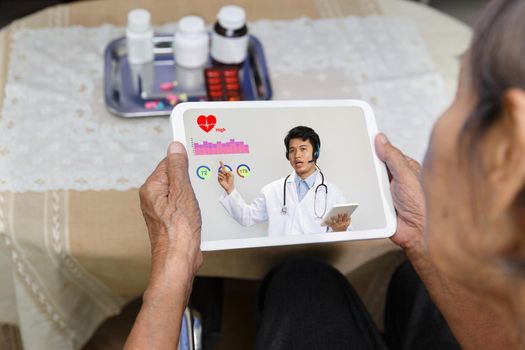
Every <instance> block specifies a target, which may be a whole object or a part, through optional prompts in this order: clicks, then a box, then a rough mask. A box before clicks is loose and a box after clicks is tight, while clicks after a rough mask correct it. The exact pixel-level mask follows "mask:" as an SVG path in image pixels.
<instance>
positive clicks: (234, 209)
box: [219, 171, 350, 236]
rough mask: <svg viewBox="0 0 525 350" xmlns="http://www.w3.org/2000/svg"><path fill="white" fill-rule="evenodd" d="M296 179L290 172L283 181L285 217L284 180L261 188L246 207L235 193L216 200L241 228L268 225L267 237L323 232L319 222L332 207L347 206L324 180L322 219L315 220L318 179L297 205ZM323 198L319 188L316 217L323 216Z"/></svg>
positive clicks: (321, 189) (317, 178)
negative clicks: (283, 209)
mask: <svg viewBox="0 0 525 350" xmlns="http://www.w3.org/2000/svg"><path fill="white" fill-rule="evenodd" d="M296 176H297V175H296V174H295V171H294V172H293V173H292V174H291V176H290V177H289V178H288V180H286V209H287V213H286V214H283V213H282V208H283V189H284V179H285V178H284V177H283V178H281V179H279V180H276V181H274V182H272V183H270V184H268V185H266V186H264V187H263V188H262V190H261V192H259V194H258V195H257V197H256V198H255V199H254V200H253V202H252V203H250V204H247V203H246V201H245V200H244V199H243V198H242V196H241V194H240V193H239V192H238V191H237V189H234V190H233V191H232V192H231V193H230V194H229V195H228V194H223V195H222V196H221V197H220V199H219V200H220V202H221V203H222V205H223V206H224V208H225V209H226V211H227V212H228V214H229V215H230V216H231V217H232V218H234V219H235V220H236V221H237V222H238V223H239V224H241V225H243V226H251V225H254V224H257V223H261V222H265V221H268V235H269V236H280V235H286V234H289V235H301V234H308V233H321V232H326V230H327V229H326V227H325V226H321V222H322V221H323V219H324V218H325V217H326V216H327V215H328V212H329V211H330V209H331V208H332V207H333V206H334V205H338V204H346V203H347V201H346V198H345V196H344V195H343V193H342V192H341V191H340V190H339V188H337V187H336V186H335V185H334V184H331V183H329V182H327V181H326V180H325V185H326V186H327V187H328V196H327V201H326V202H327V203H326V212H325V213H324V215H323V218H318V217H316V214H315V211H314V197H315V189H316V188H317V186H318V185H319V184H321V175H320V174H318V175H317V177H316V179H315V184H314V185H313V186H312V187H311V188H310V189H309V190H308V192H307V193H306V195H305V196H304V198H303V200H302V201H301V202H299V198H298V197H297V188H296V185H295V177H296ZM324 198H325V193H324V191H323V188H320V189H319V191H318V194H317V201H316V205H317V214H318V215H321V214H323V211H324V203H325V201H324ZM349 229H350V228H349Z"/></svg>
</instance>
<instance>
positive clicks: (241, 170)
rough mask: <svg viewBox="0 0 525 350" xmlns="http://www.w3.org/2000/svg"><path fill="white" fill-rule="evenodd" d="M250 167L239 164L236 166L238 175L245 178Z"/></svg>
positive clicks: (248, 173) (248, 174) (249, 171)
mask: <svg viewBox="0 0 525 350" xmlns="http://www.w3.org/2000/svg"><path fill="white" fill-rule="evenodd" d="M251 172H252V171H251V169H250V167H249V166H247V165H246V164H241V165H239V166H238V167H237V175H239V176H240V177H242V178H247V177H249V176H250V174H251Z"/></svg>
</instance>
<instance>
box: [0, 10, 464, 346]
mask: <svg viewBox="0 0 525 350" xmlns="http://www.w3.org/2000/svg"><path fill="white" fill-rule="evenodd" d="M223 3H224V1H222V0H211V1H191V0H185V1H176V2H175V1H170V2H168V1H161V0H155V1H146V0H140V1H133V2H129V1H124V0H111V1H102V0H99V1H86V2H78V3H74V4H70V5H64V6H57V7H53V8H49V9H46V10H43V11H40V12H38V13H36V14H34V15H32V16H29V17H26V18H24V19H22V20H20V21H17V22H15V23H13V24H12V25H10V26H9V27H7V28H6V29H4V30H2V31H1V32H0V50H1V51H0V53H1V54H0V101H3V94H4V89H3V86H4V85H5V81H4V79H5V76H6V72H7V67H8V64H9V62H8V59H7V53H8V52H9V49H10V47H9V45H10V42H9V38H10V35H12V33H13V32H14V31H15V30H16V29H18V28H22V27H50V26H51V27H65V26H70V25H76V24H81V25H84V26H98V25H101V24H103V23H113V24H116V25H124V24H125V20H126V16H125V14H126V13H127V12H128V11H129V10H130V9H132V8H136V7H139V6H141V7H144V8H147V9H148V10H150V11H151V12H152V15H153V18H154V20H155V22H156V23H165V22H170V21H174V20H177V19H178V18H180V17H181V16H182V15H185V14H187V13H188V10H191V11H192V12H193V13H197V14H199V15H201V16H203V17H204V19H205V21H206V22H207V23H211V22H213V21H214V16H215V13H216V9H218V8H219V7H220V5H221V4H223ZM239 3H240V4H241V5H242V6H243V7H244V8H245V9H246V10H247V13H248V20H254V19H256V18H272V19H292V18H297V17H300V16H308V17H311V18H328V17H337V16H348V15H387V16H406V17H410V18H413V19H414V21H415V22H416V24H417V26H418V29H419V31H420V33H421V36H422V37H423V38H424V40H425V42H426V43H427V45H428V50H429V52H430V54H431V56H432V59H433V60H434V62H435V64H436V66H437V67H438V69H439V71H440V72H441V73H442V75H443V79H444V83H445V88H446V92H447V94H448V95H449V96H452V94H453V91H454V89H455V84H456V77H457V73H458V60H457V57H458V56H459V55H460V54H461V53H462V52H463V51H464V50H465V49H466V47H467V45H468V41H469V39H470V29H469V28H468V27H466V26H465V25H463V24H461V23H459V22H458V21H456V20H454V19H452V18H451V17H448V16H446V15H443V14H440V13H438V12H436V11H433V10H430V9H429V8H427V7H425V6H422V5H420V4H415V3H412V2H405V1H400V0H369V1H366V0H305V1H300V0H291V1H286V2H282V1H277V0H273V1H264V2H261V1H248V0H245V1H240V2H239ZM1 118H2V116H1V115H0V121H1ZM1 155H2V150H0V156H1ZM0 236H2V237H3V238H4V239H3V240H0V271H1V274H0V276H2V287H1V288H0V293H1V296H2V297H1V298H0V310H2V319H0V321H1V322H6V323H14V324H19V325H21V331H22V338H23V341H24V345H25V347H26V348H27V349H32V348H39V349H42V348H69V347H70V348H78V347H80V346H81V345H82V344H83V343H84V342H85V341H86V340H87V339H88V338H89V336H90V335H91V333H92V332H93V331H94V329H95V328H96V327H97V325H98V324H99V323H100V322H101V321H102V320H103V319H104V318H106V317H109V316H110V315H113V314H115V313H117V312H118V311H119V310H120V308H121V307H122V305H124V304H125V303H126V302H127V301H128V300H131V299H132V298H134V297H136V296H137V295H140V294H141V293H142V291H143V290H144V287H145V286H146V283H147V280H148V276H149V269H150V265H149V257H150V254H149V242H148V239H147V234H146V228H145V225H144V222H143V219H142V215H141V213H140V209H139V203H138V192H137V190H130V191H126V192H119V191H100V192H97V191H82V192H79V191H49V192H45V193H36V192H30V193H16V194H14V193H6V192H4V193H0ZM13 237H16V240H13V239H12V238H13ZM123 242H124V243H123ZM20 244H26V245H29V246H30V247H32V248H31V249H28V250H24V251H23V253H24V254H21V252H22V250H21V249H19V245H20ZM393 249H395V247H394V246H393V245H392V244H391V243H390V242H389V241H388V240H378V241H368V242H351V243H342V244H341V243H340V244H328V245H324V246H296V247H279V248H264V249H248V250H237V251H226V252H209V253H205V260H204V261H205V262H204V265H203V266H202V268H201V270H200V273H199V274H200V275H203V276H224V277H236V278H248V279H257V278H261V277H262V276H263V275H264V274H265V273H266V272H267V271H268V270H269V269H270V268H271V266H273V265H274V264H275V263H277V262H279V261H280V260H282V259H283V258H284V257H285V256H287V255H290V254H299V253H300V254H308V255H314V256H318V257H320V258H322V259H324V260H326V261H328V262H330V263H331V264H333V265H334V266H336V267H337V268H338V269H339V270H340V271H341V272H343V273H344V274H349V273H350V272H351V271H353V270H354V269H355V268H357V267H358V266H360V265H362V264H363V263H365V262H366V261H369V260H370V259H372V258H375V257H378V256H381V255H382V254H385V253H386V252H388V251H391V250H393ZM29 255H30V256H29ZM247 267H248V268H247ZM39 270H40V271H39ZM44 270H45V272H46V274H47V276H48V278H49V279H50V280H53V281H55V282H56V283H51V282H49V281H47V282H46V281H42V280H41V279H40V277H39V276H40V275H41V274H40V272H42V271H44ZM4 276H12V278H11V279H9V278H8V279H7V281H11V282H12V283H10V284H9V283H8V284H7V285H6V284H3V282H4V279H6V278H5V277H4ZM15 282H16V283H15ZM53 288H54V290H53ZM53 295H55V296H56V295H61V296H63V299H62V300H57V299H56V298H53V297H51V296H53ZM66 300H67V303H66ZM86 301H89V302H86ZM62 303H63V304H62ZM71 310H74V311H75V314H76V317H72V316H71ZM78 315H82V317H78Z"/></svg>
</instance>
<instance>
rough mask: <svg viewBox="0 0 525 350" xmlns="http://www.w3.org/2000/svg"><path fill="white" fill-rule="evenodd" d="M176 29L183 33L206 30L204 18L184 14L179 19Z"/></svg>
mask: <svg viewBox="0 0 525 350" xmlns="http://www.w3.org/2000/svg"><path fill="white" fill-rule="evenodd" d="M177 29H178V31H179V32H181V33H184V34H197V33H202V32H205V31H206V26H205V24H204V20H203V19H202V18H201V17H199V16H186V17H183V18H182V19H181V20H180V21H179V26H178V28H177Z"/></svg>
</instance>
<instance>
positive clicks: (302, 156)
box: [288, 138, 315, 179]
mask: <svg viewBox="0 0 525 350" xmlns="http://www.w3.org/2000/svg"><path fill="white" fill-rule="evenodd" d="M313 155H314V147H313V145H312V144H311V142H310V140H304V141H303V140H302V139H300V138H298V139H291V140H290V143H289V144H288V161H289V162H290V165H291V166H292V168H293V169H294V170H295V172H296V173H297V175H299V176H300V177H301V178H303V179H304V178H306V177H308V176H310V175H311V174H313V172H314V171H315V162H310V163H309V161H311V160H313Z"/></svg>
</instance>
